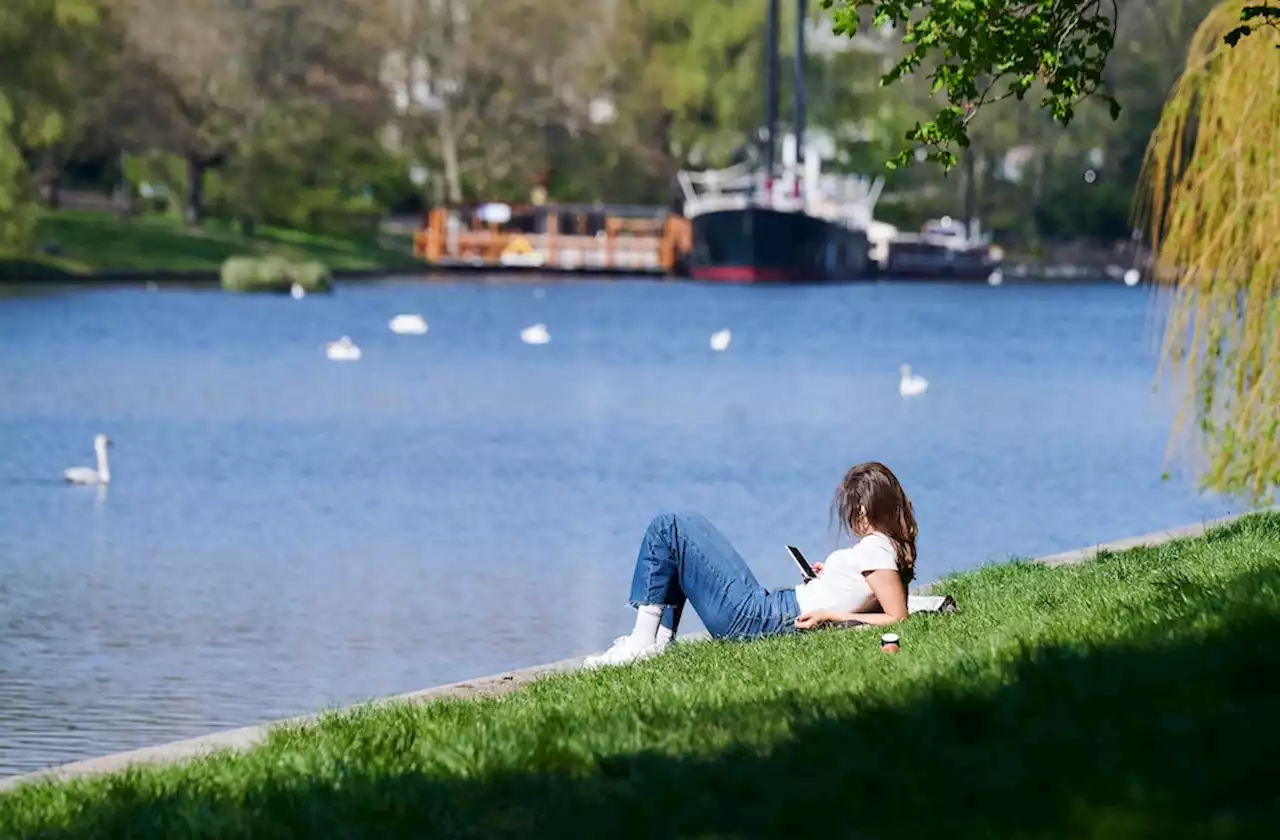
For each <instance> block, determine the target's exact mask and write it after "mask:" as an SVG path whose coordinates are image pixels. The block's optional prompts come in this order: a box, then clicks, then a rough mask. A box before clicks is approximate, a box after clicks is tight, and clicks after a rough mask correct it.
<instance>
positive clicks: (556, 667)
mask: <svg viewBox="0 0 1280 840" xmlns="http://www.w3.org/2000/svg"><path fill="white" fill-rule="evenodd" d="M1242 515H1244V514H1235V515H1231V516H1224V517H1221V518H1219V519H1212V520H1208V521H1206V522H1200V523H1197V524H1194V525H1184V526H1181V527H1178V528H1172V529H1169V530H1166V531H1155V532H1152V533H1150V534H1143V535H1142V536H1138V537H1128V538H1126V539H1121V540H1115V541H1114V542H1108V543H1100V544H1098V545H1094V546H1089V547H1087V548H1080V549H1076V550H1075V551H1066V552H1063V553H1061V554H1051V555H1048V556H1045V557H1037V558H1035V561H1034V562H1037V563H1044V564H1046V565H1049V566H1069V565H1074V564H1077V563H1083V562H1086V561H1088V560H1092V559H1093V558H1094V557H1096V556H1097V555H1098V554H1100V553H1102V552H1118V551H1125V550H1127V549H1131V548H1138V547H1139V546H1156V545H1160V544H1161V543H1166V542H1171V541H1173V540H1181V539H1189V538H1192V537H1199V536H1202V535H1204V533H1205V532H1206V531H1207V530H1209V529H1212V528H1217V527H1221V526H1223V525H1226V524H1229V523H1230V522H1232V521H1234V520H1236V519H1238V518H1239V517H1240V516H1242ZM930 588H931V587H924V588H923V589H922V590H920V591H921V592H927V591H928V590H929V589H930ZM583 659H584V657H581V656H579V657H574V658H573V659H564V660H561V661H559V662H553V663H550V664H548V665H535V666H532V667H529V668H520V669H517V670H515V671H508V672H506V673H503V674H495V675H493V676H489V677H480V678H478V679H474V680H465V681H463V682H456V683H450V684H449V685H442V686H438V687H436V688H428V689H424V690H422V691H414V692H410V693H408V694H399V695H396V696H394V697H387V698H383V699H380V700H374V701H371V702H373V703H379V704H380V703H395V702H428V701H433V700H444V699H474V698H480V697H496V696H498V695H501V694H507V693H510V692H512V691H515V690H517V689H519V688H521V687H523V686H526V685H528V684H529V683H531V682H533V681H534V680H537V679H540V678H542V677H546V676H550V675H552V674H564V673H569V672H571V671H576V670H578V669H579V668H580V667H581V666H582V660H583ZM324 714H325V713H323V712H322V713H317V714H313V715H304V716H302V717H296V718H289V719H287V720H282V721H272V722H270V723H264V724H259V725H256V726H246V727H242V728H240V729H232V730H228V731H226V732H215V733H213V734H212V735H202V736H200V737H199V738H189V739H187V740H185V741H175V742H173V743H169V744H161V745H160V746H155V747H146V748H143V749H139V750H131V751H129V752H122V753H116V754H114V755H108V756H103V757H101V758H91V759H87V760H85V761H77V762H74V763H72V764H64V765H62V766H60V767H54V768H50V769H48V770H40V771H37V772H35V773H28V774H25V775H22V776H11V777H9V778H7V779H0V791H5V790H10V789H12V788H15V787H17V786H18V785H22V784H28V783H31V782H38V781H47V780H65V779H73V778H77V777H83V776H96V775H99V774H103V773H112V772H116V771H119V770H123V769H125V768H127V767H129V766H130V765H134V764H165V763H170V762H175V761H184V760H188V759H192V758H199V757H200V756H204V755H208V754H210V753H213V752H218V751H221V750H242V749H247V748H249V747H252V746H254V745H256V744H259V743H261V742H262V741H264V740H266V737H267V734H268V733H269V732H270V731H271V730H272V729H274V728H277V727H279V726H285V725H299V724H301V725H306V724H311V723H315V722H316V721H318V720H319V719H320V718H321V717H323V715H324Z"/></svg>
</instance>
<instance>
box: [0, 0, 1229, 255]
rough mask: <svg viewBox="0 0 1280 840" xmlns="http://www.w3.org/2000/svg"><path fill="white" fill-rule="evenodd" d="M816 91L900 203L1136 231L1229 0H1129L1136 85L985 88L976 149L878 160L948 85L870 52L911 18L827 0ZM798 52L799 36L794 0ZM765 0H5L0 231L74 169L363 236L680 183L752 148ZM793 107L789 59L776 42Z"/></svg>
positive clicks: (853, 157) (1016, 227) (1097, 236)
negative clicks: (1150, 159)
mask: <svg viewBox="0 0 1280 840" xmlns="http://www.w3.org/2000/svg"><path fill="white" fill-rule="evenodd" d="M811 5H812V6H814V7H815V8H813V9H812V10H811V13H812V15H813V18H812V27H811V29H810V32H811V36H810V38H809V41H810V47H811V49H810V58H809V61H808V70H807V74H808V84H807V89H808V112H809V123H810V137H811V138H813V139H819V140H821V141H822V143H823V149H824V153H825V154H826V155H827V156H829V160H827V161H826V162H825V164H824V166H825V168H826V169H828V170H844V171H851V172H861V173H864V174H876V173H883V174H884V175H885V177H886V181H887V188H886V191H885V195H884V198H883V199H882V201H881V204H880V207H879V209H878V215H879V216H880V217H882V218H884V219H885V220H886V221H891V222H895V223H898V224H902V225H905V226H908V227H914V226H916V225H918V224H919V223H920V222H921V221H923V219H925V218H928V217H930V216H937V215H941V214H944V213H946V214H951V215H955V216H961V217H966V216H974V215H976V216H978V217H980V218H981V219H982V220H983V223H984V227H986V228H987V229H989V230H992V231H994V232H995V234H996V237H997V239H998V240H1000V241H1003V242H1005V243H1007V244H1011V245H1031V246H1034V245H1036V244H1038V243H1041V242H1053V241H1082V240H1083V241H1092V242H1097V243H1107V242H1110V241H1114V240H1117V239H1124V238H1127V237H1128V235H1129V210H1130V205H1131V199H1132V195H1133V192H1134V187H1135V184H1136V182H1137V178H1138V173H1139V169H1140V166H1141V162H1142V156H1143V152H1144V149H1145V147H1146V143H1147V139H1148V137H1149V136H1150V134H1151V131H1152V129H1153V128H1154V127H1155V125H1156V123H1157V121H1158V119H1159V116H1160V109H1161V106H1162V104H1163V102H1164V99H1165V96H1166V94H1167V93H1168V90H1169V87H1170V85H1171V84H1172V83H1173V81H1174V79H1175V78H1176V76H1177V73H1178V71H1179V69H1180V67H1181V65H1182V61H1183V57H1184V55H1185V53H1186V47H1187V44H1188V43H1189V41H1190V38H1191V36H1192V33H1193V32H1194V30H1195V28H1196V26H1197V25H1198V24H1199V22H1200V21H1201V20H1202V19H1203V17H1204V16H1205V14H1206V13H1207V12H1208V11H1209V9H1210V8H1211V7H1212V6H1213V5H1214V3H1213V2H1212V0H1127V2H1123V3H1121V6H1120V8H1121V15H1120V19H1119V26H1118V31H1117V44H1116V47H1115V50H1114V51H1113V53H1112V56H1111V59H1110V61H1109V62H1108V64H1107V69H1106V78H1105V81H1106V84H1107V87H1108V89H1109V90H1110V91H1111V92H1112V93H1113V94H1114V95H1115V96H1116V97H1117V98H1118V99H1119V100H1120V102H1121V103H1122V105H1123V106H1124V110H1123V112H1122V114H1121V117H1120V119H1119V120H1115V121H1113V120H1112V119H1111V118H1110V115H1109V114H1108V113H1107V110H1106V108H1105V107H1103V106H1101V105H1093V104H1089V103H1086V104H1085V105H1084V106H1083V107H1082V108H1081V110H1080V111H1079V113H1078V114H1077V117H1076V119H1075V121H1074V122H1073V123H1072V125H1071V127H1070V128H1069V129H1067V130H1065V131H1064V130H1062V129H1061V128H1060V127H1057V126H1055V125H1054V124H1052V122H1051V121H1050V119H1049V117H1048V116H1047V115H1045V114H1044V113H1043V112H1041V111H1040V110H1039V109H1037V108H1036V106H1035V103H1034V102H1031V101H1027V102H1016V101H1012V100H1011V101H1007V102H1002V103H999V104H997V105H996V106H993V107H991V108H989V109H985V110H984V111H983V113H982V114H981V117H980V119H979V120H978V121H977V122H975V124H974V125H973V126H972V128H971V134H972V139H973V143H972V145H971V146H970V148H969V149H967V150H965V151H964V153H963V154H962V155H961V161H960V165H959V167H957V169H955V170H953V171H952V172H950V173H949V174H946V175H944V174H943V173H942V172H941V171H940V170H939V169H938V168H937V167H932V166H916V167H909V168H906V169H902V170H896V171H893V172H888V171H886V170H885V169H884V161H885V160H886V159H888V158H889V157H891V156H892V155H893V154H894V153H895V152H896V151H897V150H899V149H900V148H901V147H902V143H903V140H902V138H903V134H904V132H905V131H906V130H907V129H908V128H910V127H911V126H912V125H913V124H915V123H916V122H918V121H920V120H922V119H925V118H927V115H928V113H929V112H930V111H931V110H932V109H933V108H934V107H935V103H934V102H933V101H932V100H931V99H930V96H929V91H928V88H927V87H926V85H925V84H924V83H923V81H922V80H909V81H908V82H906V83H904V84H899V85H894V86H892V87H888V88H886V87H881V86H880V85H879V84H878V79H879V76H880V74H881V73H882V72H883V71H884V69H885V68H886V67H887V66H889V65H890V64H891V63H892V62H893V60H895V57H896V56H898V55H900V54H901V51H902V49H903V45H902V43H901V36H900V35H895V34H894V33H892V32H887V33H877V31H876V30H874V29H873V28H872V29H867V30H865V31H864V34H862V35H859V36H858V37H856V38H853V39H849V38H847V37H844V36H835V35H832V34H831V33H830V26H829V25H826V26H824V23H823V18H822V17H821V15H822V14H823V12H822V10H820V9H818V8H816V7H817V6H818V4H817V3H816V2H815V3H812V4H811ZM783 6H784V22H783V27H782V32H783V51H784V53H790V52H791V51H792V50H793V49H794V45H793V43H792V42H791V33H792V31H793V26H792V25H791V23H790V22H788V21H787V20H786V16H787V15H789V14H794V8H793V5H792V4H789V3H784V4H783ZM765 12H766V4H765V2H764V0H758V2H757V1H756V0H753V2H751V3H740V2H733V1H732V0H561V2H558V3H544V2H537V0H6V3H5V11H4V12H3V13H0V249H4V250H8V251H21V250H25V249H27V248H30V247H31V246H32V245H33V230H34V221H35V219H36V218H37V217H38V214H39V213H40V212H41V208H42V207H43V206H47V205H51V204H52V205H56V204H57V203H58V202H59V197H60V195H61V194H62V192H63V191H65V190H69V189H76V190H78V191H84V190H91V191H92V190H96V191H98V192H101V193H104V194H106V193H113V194H114V195H115V196H116V198H117V201H118V203H119V205H120V207H121V208H123V207H125V206H126V204H127V205H128V206H130V207H136V206H138V205H142V206H144V207H146V208H147V209H150V210H152V211H154V212H164V213H173V214H180V215H181V216H183V217H184V218H185V220H186V222H187V223H188V224H190V225H193V226H196V225H199V224H200V223H201V221H202V220H203V219H204V218H205V217H206V216H207V215H210V214H213V215H217V216H219V217H223V218H231V219H235V220H237V221H238V222H239V223H240V224H241V225H242V226H244V227H245V228H252V227H253V226H254V225H258V224H265V223H270V224H276V225H285V226H292V227H297V228H304V229H309V230H325V231H334V232H344V233H351V234H352V235H356V234H359V233H362V232H367V231H370V230H373V229H376V225H377V223H378V222H379V220H380V219H382V218H383V217H384V216H385V215H386V214H387V213H389V212H402V213H411V212H418V211H420V210H421V209H422V207H423V206H425V205H427V204H430V203H434V202H439V201H450V202H461V201H474V200H508V201H513V202H525V201H527V200H528V198H529V194H530V189H531V188H532V187H533V186H534V185H535V184H539V183H541V184H544V185H545V186H546V188H547V191H548V193H549V195H550V197H551V199H552V200H555V201H608V202H613V203H632V202H635V203H656V204H669V203H670V202H671V201H672V200H673V176H674V173H675V172H676V171H677V170H678V169H680V168H684V167H701V166H717V167H719V166H724V165H726V164H728V163H730V162H733V161H735V160H741V159H744V158H745V157H748V156H750V155H751V154H752V153H753V142H754V140H753V138H755V137H756V136H757V133H758V129H759V126H760V124H761V121H762V116H763V110H764V108H763V88H764V79H763V54H764V20H765ZM782 66H783V84H782V93H783V102H782V115H783V117H784V121H785V120H786V119H789V117H788V115H789V113H790V94H791V85H790V84H789V68H790V62H789V60H787V59H786V58H784V61H783V65H782Z"/></svg>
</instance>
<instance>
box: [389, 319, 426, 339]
mask: <svg viewBox="0 0 1280 840" xmlns="http://www.w3.org/2000/svg"><path fill="white" fill-rule="evenodd" d="M388 326H389V327H391V331H392V332H393V333H395V334H396V335H426V333H427V329H428V327H427V319H426V318H423V317H422V316H421V315H397V316H396V317H394V318H392V319H391V321H390V323H389V324H388Z"/></svg>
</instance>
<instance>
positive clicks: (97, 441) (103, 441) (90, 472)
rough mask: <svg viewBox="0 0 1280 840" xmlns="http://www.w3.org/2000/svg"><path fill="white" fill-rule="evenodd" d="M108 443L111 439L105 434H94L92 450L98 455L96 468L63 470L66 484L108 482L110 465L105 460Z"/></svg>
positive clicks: (109, 443)
mask: <svg viewBox="0 0 1280 840" xmlns="http://www.w3.org/2000/svg"><path fill="white" fill-rule="evenodd" d="M110 445H111V439H110V438H108V437H107V436H106V435H94V436H93V451H94V454H96V455H97V456H98V468H97V469H96V470H95V469H93V468H92V467H72V468H71V469H69V470H63V472H62V477H63V478H64V479H66V481H67V483H68V484H110V483H111V465H110V464H109V463H108V462H107V447H108V446H110Z"/></svg>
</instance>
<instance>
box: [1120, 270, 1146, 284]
mask: <svg viewBox="0 0 1280 840" xmlns="http://www.w3.org/2000/svg"><path fill="white" fill-rule="evenodd" d="M1141 279H1142V272H1140V271H1138V269H1136V268H1131V269H1129V270H1128V271H1126V272H1125V273H1124V284H1125V285H1126V286H1136V285H1138V281H1139V280H1141Z"/></svg>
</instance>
